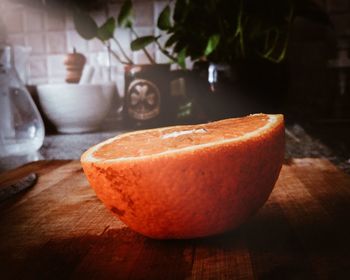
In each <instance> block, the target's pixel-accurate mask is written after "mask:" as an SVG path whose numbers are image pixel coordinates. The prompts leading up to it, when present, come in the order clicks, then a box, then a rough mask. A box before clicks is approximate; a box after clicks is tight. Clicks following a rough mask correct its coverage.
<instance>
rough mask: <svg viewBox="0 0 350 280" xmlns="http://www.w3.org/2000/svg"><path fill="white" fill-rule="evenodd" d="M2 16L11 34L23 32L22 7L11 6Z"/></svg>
mask: <svg viewBox="0 0 350 280" xmlns="http://www.w3.org/2000/svg"><path fill="white" fill-rule="evenodd" d="M2 16H3V21H4V23H5V25H6V29H7V32H8V33H9V34H12V33H20V32H23V9H22V8H18V7H17V8H10V9H8V10H7V12H6V13H3V14H2Z"/></svg>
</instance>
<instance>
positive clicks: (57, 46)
mask: <svg viewBox="0 0 350 280" xmlns="http://www.w3.org/2000/svg"><path fill="white" fill-rule="evenodd" d="M46 43H47V52H48V54H59V53H61V54H64V53H66V52H67V48H66V47H67V43H66V33H65V32H47V33H46Z"/></svg>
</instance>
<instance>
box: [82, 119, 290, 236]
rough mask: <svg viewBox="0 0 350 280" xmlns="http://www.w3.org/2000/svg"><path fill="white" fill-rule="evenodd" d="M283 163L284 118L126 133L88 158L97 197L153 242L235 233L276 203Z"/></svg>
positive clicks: (87, 167) (95, 148)
mask: <svg viewBox="0 0 350 280" xmlns="http://www.w3.org/2000/svg"><path fill="white" fill-rule="evenodd" d="M283 158H284V123H283V116H282V115H265V114H255V115H250V116H247V117H243V118H235V119H226V120H222V121H217V122H212V123H208V124H201V125H185V126H173V127H165V128H158V129H150V130H143V131H136V132H132V133H126V134H123V135H120V136H117V137H114V138H112V139H109V140H107V141H105V142H102V143H100V144H98V145H96V146H93V147H91V148H90V149H89V150H88V151H86V152H85V153H84V154H83V155H82V157H81V163H82V166H83V169H84V172H85V174H86V176H87V178H88V181H89V183H90V184H91V186H92V187H93V188H94V190H95V192H96V194H97V196H98V197H99V198H100V199H101V200H102V202H103V203H104V204H105V205H106V207H107V208H109V209H110V210H111V211H112V212H113V213H114V214H116V215H117V216H118V217H119V218H120V220H122V221H123V222H124V223H125V224H126V225H128V226H129V227H130V228H131V229H133V230H135V231H137V232H139V233H141V234H143V235H146V236H149V237H153V238H194V237H203V236H208V235H214V234H219V233H222V232H225V231H228V230H232V229H234V228H236V227H237V226H239V225H240V224H241V223H243V222H244V221H245V220H246V219H247V218H248V217H249V216H251V215H252V214H253V213H254V212H256V211H257V210H258V209H259V208H260V207H261V206H262V205H263V204H264V202H265V201H266V200H267V198H268V197H269V195H270V193H271V191H272V189H273V186H274V184H275V182H276V180H277V178H278V175H279V172H280V169H281V166H282V162H283Z"/></svg>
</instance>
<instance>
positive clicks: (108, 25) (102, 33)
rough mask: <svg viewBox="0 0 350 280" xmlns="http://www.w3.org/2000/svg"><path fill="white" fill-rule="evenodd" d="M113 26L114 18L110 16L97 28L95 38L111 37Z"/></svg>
mask: <svg viewBox="0 0 350 280" xmlns="http://www.w3.org/2000/svg"><path fill="white" fill-rule="evenodd" d="M115 27H116V25H115V19H114V18H113V17H110V18H109V19H107V20H106V22H105V23H104V24H103V25H102V26H101V27H100V28H98V30H97V38H99V39H100V40H101V41H107V40H109V39H111V38H113V35H114V30H115Z"/></svg>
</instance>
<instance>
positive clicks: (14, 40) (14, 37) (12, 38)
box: [7, 34, 25, 46]
mask: <svg viewBox="0 0 350 280" xmlns="http://www.w3.org/2000/svg"><path fill="white" fill-rule="evenodd" d="M7 39H8V41H9V43H10V44H12V45H21V46H24V45H25V40H24V35H23V34H9V35H8V38H7Z"/></svg>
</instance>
